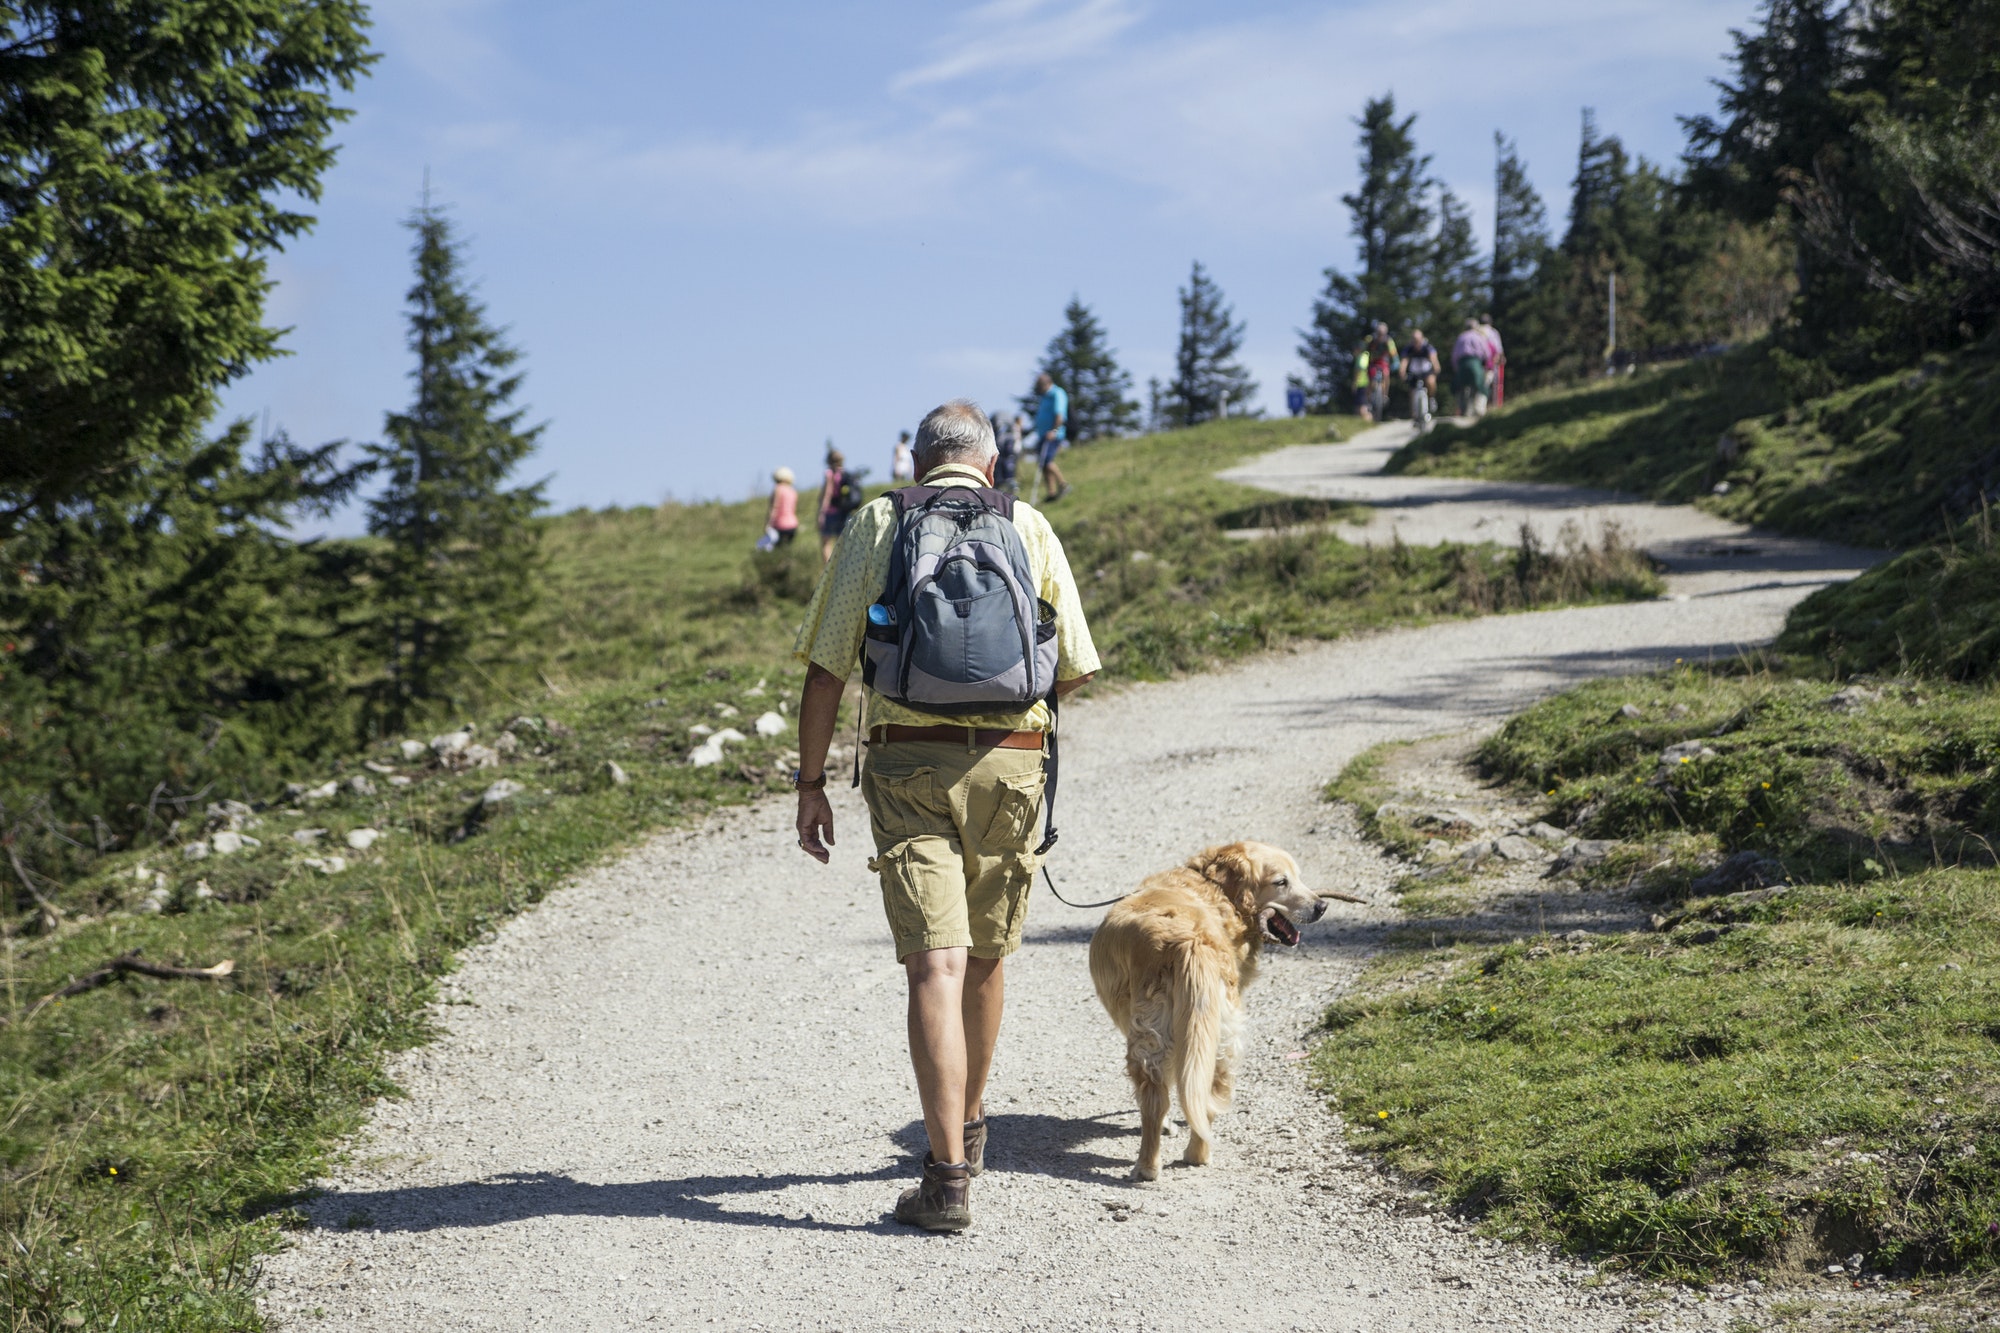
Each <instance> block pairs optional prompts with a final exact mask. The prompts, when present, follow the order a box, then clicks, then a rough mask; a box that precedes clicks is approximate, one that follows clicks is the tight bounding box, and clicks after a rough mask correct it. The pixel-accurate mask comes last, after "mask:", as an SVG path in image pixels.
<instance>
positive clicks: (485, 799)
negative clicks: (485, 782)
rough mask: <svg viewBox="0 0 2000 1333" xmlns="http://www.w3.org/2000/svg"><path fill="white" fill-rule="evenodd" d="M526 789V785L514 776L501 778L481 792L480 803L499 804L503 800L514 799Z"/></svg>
mask: <svg viewBox="0 0 2000 1333" xmlns="http://www.w3.org/2000/svg"><path fill="white" fill-rule="evenodd" d="M526 790H527V788H526V787H523V786H522V785H521V784H520V783H518V782H516V781H514V779H512V778H501V779H500V780H499V781H498V782H496V783H494V784H493V785H492V786H490V787H488V788H487V789H486V790H485V791H483V792H481V793H480V794H479V803H480V804H481V805H498V804H500V803H501V802H502V801H511V800H513V799H514V798H515V797H516V796H519V795H520V794H521V793H522V792H524V791H526Z"/></svg>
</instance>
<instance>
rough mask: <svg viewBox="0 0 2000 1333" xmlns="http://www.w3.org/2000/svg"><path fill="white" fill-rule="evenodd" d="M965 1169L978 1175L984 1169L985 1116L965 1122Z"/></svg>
mask: <svg viewBox="0 0 2000 1333" xmlns="http://www.w3.org/2000/svg"><path fill="white" fill-rule="evenodd" d="M965 1169H966V1170H967V1171H969V1172H971V1173H972V1174H973V1175H975V1176H976V1175H978V1174H979V1173H980V1172H981V1171H984V1170H985V1169H986V1117H985V1116H980V1117H979V1119H977V1120H968V1121H966V1122H965Z"/></svg>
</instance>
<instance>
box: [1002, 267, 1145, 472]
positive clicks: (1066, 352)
mask: <svg viewBox="0 0 2000 1333" xmlns="http://www.w3.org/2000/svg"><path fill="white" fill-rule="evenodd" d="M1036 369H1037V371H1038V373H1041V374H1045V375H1047V376H1048V377H1049V378H1050V379H1052V380H1054V381H1055V382H1056V383H1057V384H1059V385H1061V386H1062V388H1063V391H1064V392H1065V393H1067V394H1068V395H1069V424H1068V428H1067V432H1068V435H1069V439H1070V441H1071V442H1072V443H1075V444H1082V443H1083V442H1084V441H1086V440H1098V439H1103V438H1105V437H1107V436H1112V435H1124V434H1126V433H1127V432H1129V431H1132V430H1135V429H1137V427H1138V424H1139V403H1138V401H1137V400H1136V399H1134V398H1133V397H1132V374H1131V372H1130V371H1128V370H1126V369H1125V368H1124V367H1122V366H1120V365H1119V364H1118V357H1117V354H1116V353H1115V352H1113V351H1112V350H1111V348H1110V347H1109V346H1108V345H1107V344H1106V340H1105V336H1104V326H1103V325H1101V324H1099V323H1098V322H1097V316H1096V315H1094V314H1092V313H1091V309H1090V307H1089V306H1087V305H1085V304H1084V303H1083V301H1082V300H1081V298H1079V297H1076V296H1071V297H1070V298H1069V304H1068V305H1067V306H1065V307H1063V327H1062V331H1061V332H1060V333H1058V334H1056V336H1055V337H1053V338H1051V339H1049V345H1048V347H1047V349H1046V350H1045V351H1043V353H1042V361H1041V364H1040V365H1039V366H1038V367H1037V368H1036ZM1039 402H1040V396H1039V395H1038V394H1036V393H1035V392H1034V390H1033V389H1030V390H1029V391H1028V392H1027V393H1025V394H1023V395H1021V399H1020V403H1021V410H1022V411H1024V412H1026V413H1028V414H1029V415H1030V416H1032V415H1034V411H1035V407H1036V405H1037V404H1038V403H1039Z"/></svg>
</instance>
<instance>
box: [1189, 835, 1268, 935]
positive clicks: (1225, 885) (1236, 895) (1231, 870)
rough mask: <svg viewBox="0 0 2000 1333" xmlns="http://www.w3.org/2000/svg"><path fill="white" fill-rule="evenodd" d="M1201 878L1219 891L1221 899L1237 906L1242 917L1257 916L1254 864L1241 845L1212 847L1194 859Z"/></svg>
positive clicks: (1231, 844)
mask: <svg viewBox="0 0 2000 1333" xmlns="http://www.w3.org/2000/svg"><path fill="white" fill-rule="evenodd" d="M1196 859H1197V860H1198V861H1199V862H1200V867H1199V868H1200V870H1201V876H1202V878H1203V879H1206V880H1207V881H1208V882H1209V883H1211V884H1213V885H1215V887H1217V888H1218V889H1221V890H1222V896H1223V897H1225V898H1227V899H1229V901H1231V902H1233V903H1235V904H1236V907H1237V910H1239V911H1241V912H1242V913H1243V915H1244V916H1246V917H1247V916H1255V915H1256V914H1257V863H1256V862H1255V861H1253V860H1251V859H1250V851H1249V848H1248V847H1247V846H1245V845H1244V844H1243V843H1240V842H1232V843H1229V844H1228V845H1226V846H1222V847H1211V848H1209V849H1208V850H1207V851H1205V852H1203V853H1202V854H1201V855H1200V856H1199V857H1197V858H1196Z"/></svg>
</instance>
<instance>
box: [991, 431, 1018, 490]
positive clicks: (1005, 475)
mask: <svg viewBox="0 0 2000 1333" xmlns="http://www.w3.org/2000/svg"><path fill="white" fill-rule="evenodd" d="M991 420H992V424H993V444H994V447H995V448H997V449H998V450H999V451H1000V453H999V460H1000V461H999V465H998V466H997V467H995V468H994V470H993V485H994V487H995V488H996V489H998V490H999V491H1000V492H1001V494H1003V495H1019V494H1020V493H1021V483H1020V481H1019V479H1018V477H1017V471H1018V469H1019V467H1020V462H1021V418H1020V417H1018V416H1016V415H1014V414H1013V413H1010V412H995V413H994V414H993V416H992V418H991Z"/></svg>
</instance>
